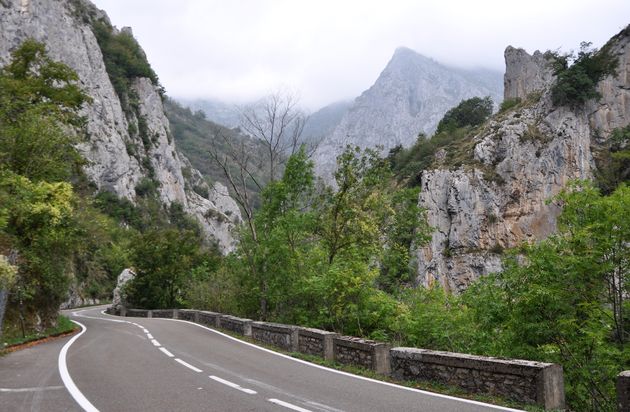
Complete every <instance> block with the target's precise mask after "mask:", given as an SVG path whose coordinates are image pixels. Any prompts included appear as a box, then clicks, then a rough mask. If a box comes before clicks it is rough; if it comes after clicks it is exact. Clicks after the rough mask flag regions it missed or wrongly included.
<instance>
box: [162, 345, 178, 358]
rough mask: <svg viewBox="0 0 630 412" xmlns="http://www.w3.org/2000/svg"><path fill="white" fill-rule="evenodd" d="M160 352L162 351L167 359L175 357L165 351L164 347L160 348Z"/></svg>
mask: <svg viewBox="0 0 630 412" xmlns="http://www.w3.org/2000/svg"><path fill="white" fill-rule="evenodd" d="M160 350H161V351H162V353H164V354H165V355H166V356H168V357H169V358H174V357H175V355H173V354H172V353H171V352H169V351H168V349H166V348H165V347H161V348H160Z"/></svg>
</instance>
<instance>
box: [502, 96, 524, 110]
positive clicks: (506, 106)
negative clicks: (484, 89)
mask: <svg viewBox="0 0 630 412" xmlns="http://www.w3.org/2000/svg"><path fill="white" fill-rule="evenodd" d="M521 101H522V100H521V98H520V97H515V98H513V99H506V100H503V101H502V102H501V106H500V107H499V113H504V112H507V111H508V110H510V109H512V108H514V107H516V106H518V105H519V104H520V103H521Z"/></svg>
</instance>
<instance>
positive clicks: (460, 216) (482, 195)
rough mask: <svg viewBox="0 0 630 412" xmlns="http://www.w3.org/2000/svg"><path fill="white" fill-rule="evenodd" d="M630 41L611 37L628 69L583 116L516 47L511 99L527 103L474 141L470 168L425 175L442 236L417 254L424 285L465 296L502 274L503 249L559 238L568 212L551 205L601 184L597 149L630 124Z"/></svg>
mask: <svg viewBox="0 0 630 412" xmlns="http://www.w3.org/2000/svg"><path fill="white" fill-rule="evenodd" d="M629 34H630V29H626V30H624V31H623V32H622V33H620V34H619V35H617V36H616V37H615V38H613V39H612V40H611V43H610V47H611V51H612V52H613V53H614V54H615V55H616V56H618V58H619V66H618V69H617V74H616V76H610V77H608V78H606V79H604V80H603V81H601V82H600V84H599V85H598V88H599V91H600V93H601V94H602V98H601V99H599V100H598V101H591V102H588V103H587V104H586V106H585V107H584V108H582V109H578V110H571V109H569V108H567V107H556V106H554V105H553V104H552V101H551V92H550V87H551V85H552V81H553V76H552V75H551V74H550V72H549V71H548V66H547V65H546V64H544V62H543V61H542V60H541V58H542V55H541V54H540V53H538V54H537V55H535V56H527V55H526V54H525V52H524V51H522V50H518V49H513V48H511V47H508V50H507V51H506V65H507V68H506V76H505V82H506V84H505V98H506V99H507V98H514V97H520V98H522V99H523V100H524V102H523V103H522V104H520V105H519V106H517V107H516V108H515V109H512V110H509V111H507V112H505V113H501V114H498V115H496V116H494V117H493V118H492V119H491V120H490V122H489V123H488V124H487V125H486V126H485V128H484V129H483V130H482V131H481V132H480V133H479V134H478V135H476V136H475V137H474V138H473V141H474V153H473V159H472V160H471V162H470V164H468V165H467V166H466V167H460V168H459V169H457V170H448V169H445V168H442V169H437V170H430V171H426V172H424V173H423V176H422V183H421V184H422V192H421V194H420V200H419V202H420V205H421V206H422V207H424V208H426V210H427V217H428V221H429V222H428V223H429V224H430V225H431V226H432V227H433V228H435V232H434V233H433V238H432V240H431V242H430V243H429V244H428V245H426V246H425V247H421V248H418V249H417V250H416V252H415V262H416V265H417V273H418V278H417V281H418V283H420V284H423V285H431V284H434V283H436V282H439V283H440V284H441V285H443V286H444V287H445V288H446V289H449V290H452V291H461V290H463V289H464V288H466V286H468V285H469V284H470V282H472V281H473V280H475V279H477V278H478V277H479V276H482V275H484V274H487V273H491V272H496V271H499V270H500V269H501V254H502V251H503V249H505V248H510V247H514V246H517V245H519V244H522V243H523V242H534V241H537V240H541V239H544V238H545V237H547V236H549V235H550V234H552V233H554V232H555V230H556V220H557V217H558V215H559V214H560V209H559V207H558V205H556V204H554V203H553V202H551V203H549V200H550V199H551V198H552V197H553V196H554V195H556V194H558V193H559V192H560V191H561V190H562V189H563V188H565V187H566V186H567V184H568V183H569V182H570V181H571V180H574V179H589V178H591V177H592V176H593V171H594V168H595V163H594V160H593V155H592V148H593V146H594V145H595V144H596V143H597V142H601V141H605V140H606V139H607V138H608V137H609V135H610V132H611V130H613V129H615V128H617V127H624V126H627V125H628V124H629V123H630V111H629V109H630V108H629V104H630V74H629V69H630V63H629V62H630V60H629V57H630V47H629V46H628V45H629V44H630V35H629ZM515 56H516V57H515ZM515 64H516V65H524V67H513V65H515ZM519 74H522V76H523V78H519V77H518V76H519ZM533 91H539V92H540V93H539V94H536V95H535V96H532V95H531V92H533ZM528 96H529V98H528Z"/></svg>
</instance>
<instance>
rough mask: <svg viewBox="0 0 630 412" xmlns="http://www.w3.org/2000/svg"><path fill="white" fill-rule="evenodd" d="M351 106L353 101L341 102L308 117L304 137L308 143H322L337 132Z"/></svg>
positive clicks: (325, 107)
mask: <svg viewBox="0 0 630 412" xmlns="http://www.w3.org/2000/svg"><path fill="white" fill-rule="evenodd" d="M351 106H352V102H351V101H340V102H335V103H331V104H329V105H327V106H324V107H322V108H321V109H319V110H317V111H316V112H315V113H313V114H311V115H310V116H309V117H308V122H306V125H305V126H304V131H303V132H302V136H303V137H304V138H305V140H307V141H310V142H320V141H321V140H323V139H324V137H325V136H328V135H330V134H331V133H332V132H333V131H334V130H335V127H337V125H338V124H339V123H340V122H341V119H343V117H344V116H345V114H346V113H347V112H348V109H350V107H351Z"/></svg>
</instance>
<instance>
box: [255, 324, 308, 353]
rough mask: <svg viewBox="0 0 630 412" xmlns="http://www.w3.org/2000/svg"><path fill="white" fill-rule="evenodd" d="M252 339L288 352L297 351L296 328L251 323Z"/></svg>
mask: <svg viewBox="0 0 630 412" xmlns="http://www.w3.org/2000/svg"><path fill="white" fill-rule="evenodd" d="M251 330H252V339H254V340H255V341H258V342H262V343H267V344H270V345H274V346H277V347H279V348H281V349H284V350H286V351H289V352H297V350H298V329H297V327H296V326H291V325H282V324H279V323H269V322H252V324H251Z"/></svg>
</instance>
